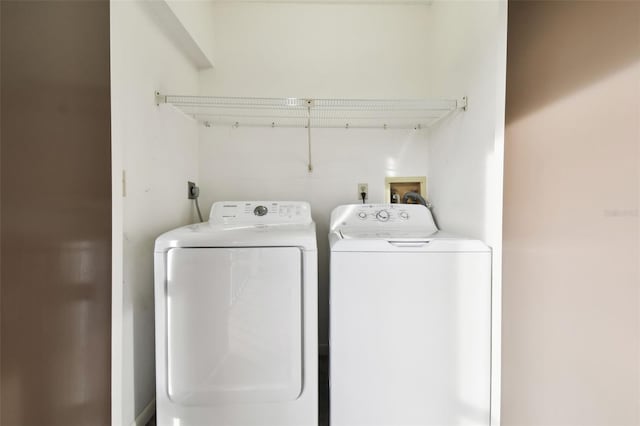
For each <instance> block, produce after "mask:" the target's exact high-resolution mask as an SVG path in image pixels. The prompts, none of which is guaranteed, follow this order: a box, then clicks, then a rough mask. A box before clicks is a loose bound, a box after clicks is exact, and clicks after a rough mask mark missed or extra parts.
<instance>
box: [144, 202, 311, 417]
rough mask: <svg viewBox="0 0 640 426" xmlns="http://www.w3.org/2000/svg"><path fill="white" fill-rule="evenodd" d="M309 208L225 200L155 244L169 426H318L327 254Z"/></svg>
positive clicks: (161, 379)
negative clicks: (321, 288) (322, 254)
mask: <svg viewBox="0 0 640 426" xmlns="http://www.w3.org/2000/svg"><path fill="white" fill-rule="evenodd" d="M316 247H317V246H316V236H315V224H314V222H313V221H312V219H311V213H310V207H309V204H308V203H305V202H275V201H247V202H237V201H230V202H219V203H215V204H214V205H213V207H212V208H211V214H210V217H209V222H208V223H200V224H196V225H190V226H185V227H182V228H179V229H176V230H173V231H170V232H168V233H166V234H164V235H162V236H160V237H159V238H158V239H157V240H156V245H155V311H156V407H157V424H158V425H159V426H196V425H198V426H223V425H224V426H307V425H309V426H311V425H317V424H318V408H317V407H318V366H317V356H318V355H317V354H318V337H317V248H316Z"/></svg>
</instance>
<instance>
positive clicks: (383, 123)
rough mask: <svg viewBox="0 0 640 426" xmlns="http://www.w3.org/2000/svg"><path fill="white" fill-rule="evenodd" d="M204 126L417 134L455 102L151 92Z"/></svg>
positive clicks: (462, 104) (457, 103)
mask: <svg viewBox="0 0 640 426" xmlns="http://www.w3.org/2000/svg"><path fill="white" fill-rule="evenodd" d="M156 103H157V104H158V105H159V104H161V103H166V104H171V105H173V106H174V107H176V108H178V109H179V110H181V111H182V112H183V113H184V114H186V115H188V116H190V117H193V118H194V119H196V120H198V121H199V122H202V123H203V124H205V125H206V126H233V127H245V126H246V127H299V128H306V127H308V126H310V127H311V128H363V129H373V128H377V129H422V128H428V127H430V126H432V125H433V124H435V123H437V122H438V121H440V120H441V119H443V118H444V117H446V116H447V115H449V114H450V113H452V112H453V111H456V110H458V109H466V98H462V99H460V100H456V99H453V100H451V99H435V100H432V99H411V100H400V99H303V98H248V97H247V98H233V97H216V96H176V95H161V94H160V93H156Z"/></svg>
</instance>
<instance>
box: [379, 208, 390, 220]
mask: <svg viewBox="0 0 640 426" xmlns="http://www.w3.org/2000/svg"><path fill="white" fill-rule="evenodd" d="M376 218H377V219H378V220H379V221H380V222H386V221H388V220H389V212H388V211H386V210H380V211H379V212H378V213H376Z"/></svg>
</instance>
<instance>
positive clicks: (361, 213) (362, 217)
mask: <svg viewBox="0 0 640 426" xmlns="http://www.w3.org/2000/svg"><path fill="white" fill-rule="evenodd" d="M358 217H359V218H360V219H366V218H367V214H366V213H365V212H360V213H358Z"/></svg>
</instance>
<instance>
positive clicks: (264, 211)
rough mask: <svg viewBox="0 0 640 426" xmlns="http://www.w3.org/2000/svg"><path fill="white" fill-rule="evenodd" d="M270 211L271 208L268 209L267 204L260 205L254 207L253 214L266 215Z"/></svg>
mask: <svg viewBox="0 0 640 426" xmlns="http://www.w3.org/2000/svg"><path fill="white" fill-rule="evenodd" d="M268 212H269V209H267V207H266V206H258V207H256V208H255V209H253V214H255V215H256V216H264V215H265V214H267V213H268Z"/></svg>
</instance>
